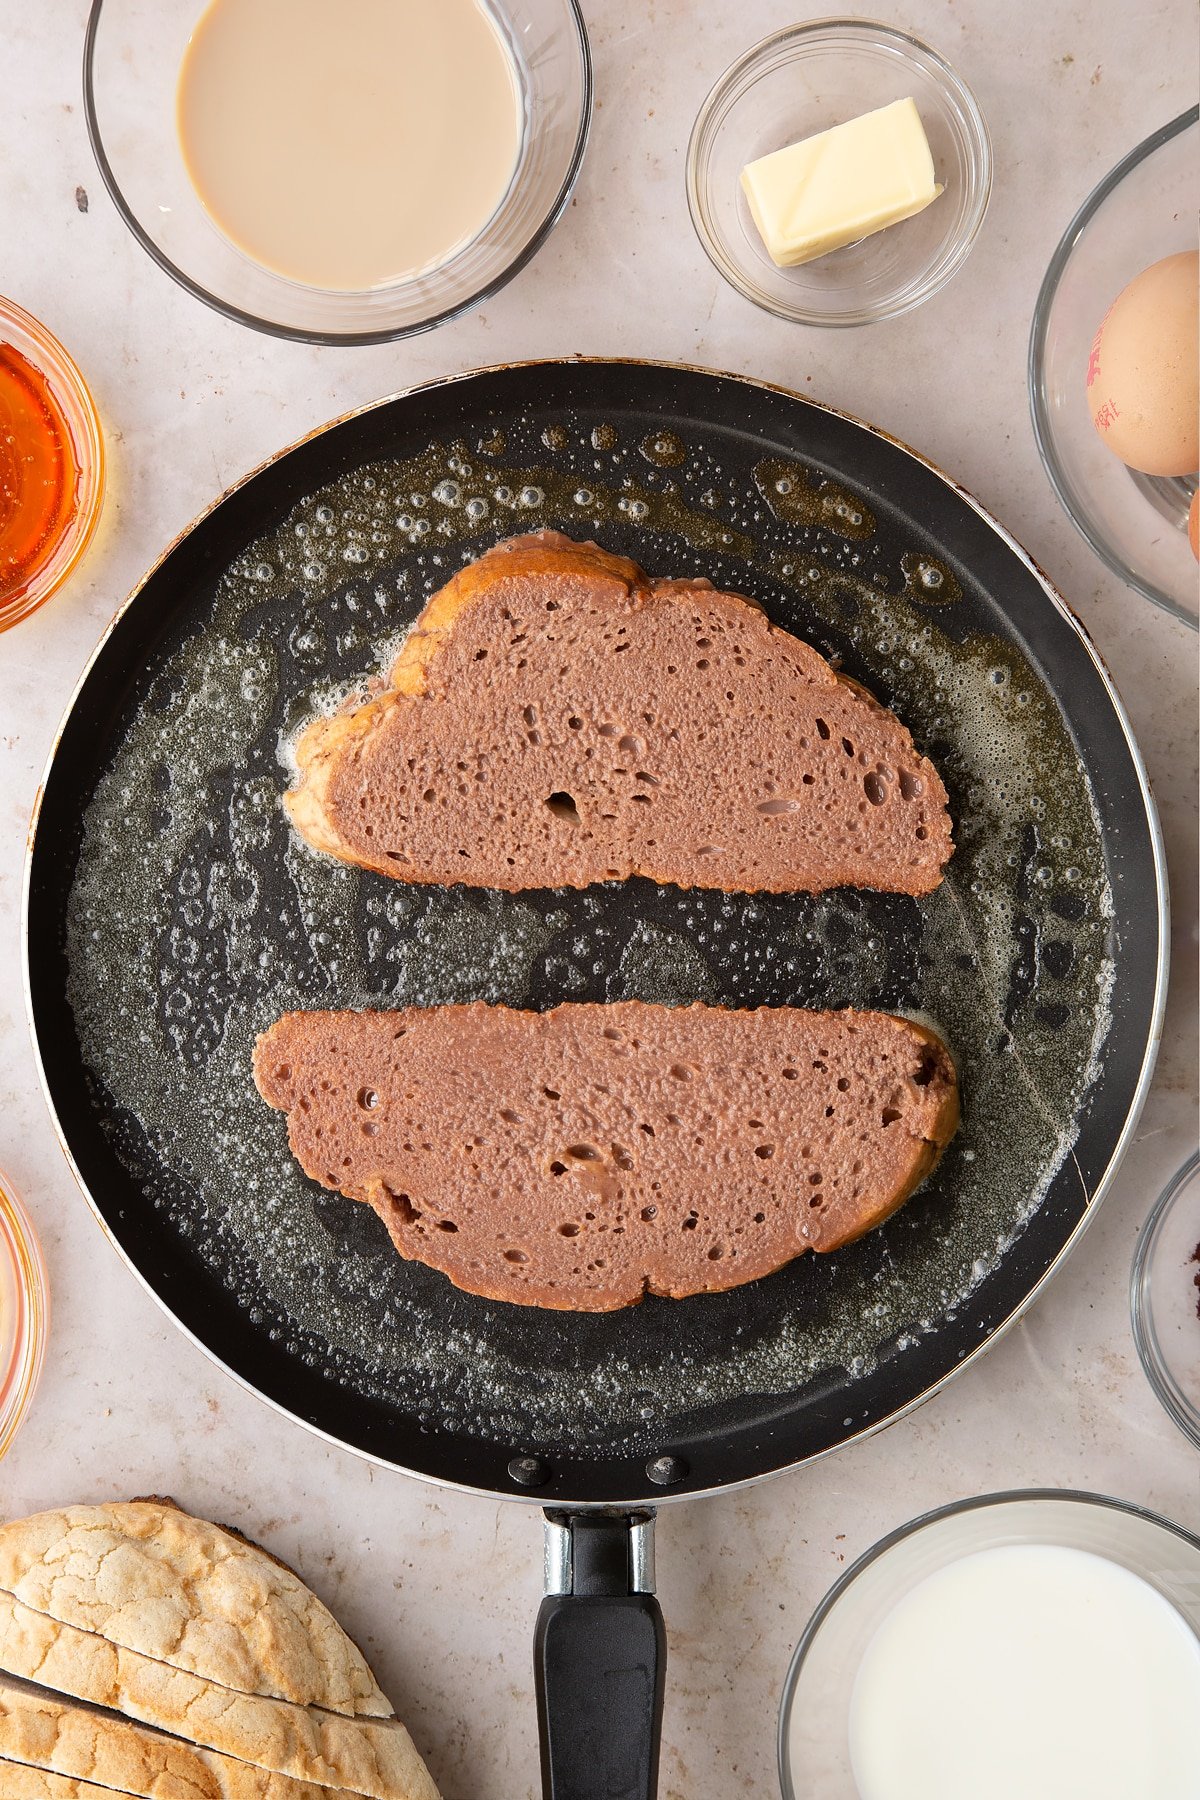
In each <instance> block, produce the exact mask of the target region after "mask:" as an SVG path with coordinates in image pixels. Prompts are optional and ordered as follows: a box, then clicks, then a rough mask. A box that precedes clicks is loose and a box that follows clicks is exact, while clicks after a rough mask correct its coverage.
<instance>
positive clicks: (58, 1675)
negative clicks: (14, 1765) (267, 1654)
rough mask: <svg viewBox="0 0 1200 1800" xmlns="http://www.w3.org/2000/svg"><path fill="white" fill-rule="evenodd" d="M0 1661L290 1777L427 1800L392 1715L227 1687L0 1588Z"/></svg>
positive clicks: (384, 1796)
mask: <svg viewBox="0 0 1200 1800" xmlns="http://www.w3.org/2000/svg"><path fill="white" fill-rule="evenodd" d="M0 1669H3V1670H4V1671H5V1672H6V1673H7V1674H9V1675H15V1676H21V1677H24V1678H25V1679H26V1680H29V1681H35V1682H37V1683H38V1684H39V1686H41V1687H45V1688H51V1689H53V1690H54V1692H55V1693H56V1694H68V1695H70V1696H72V1697H73V1698H74V1699H77V1700H83V1701H86V1702H88V1703H90V1704H91V1705H93V1706H102V1707H107V1708H109V1709H110V1710H111V1711H113V1712H117V1713H122V1714H124V1715H125V1717H127V1718H130V1719H136V1720H137V1721H138V1722H139V1723H141V1724H143V1725H151V1726H154V1727H156V1728H157V1729H158V1730H160V1731H168V1732H171V1733H172V1734H173V1735H174V1736H175V1737H178V1738H184V1739H187V1740H188V1741H190V1742H191V1743H192V1744H195V1745H199V1746H201V1747H203V1748H205V1749H208V1750H215V1751H218V1752H220V1753H221V1755H222V1756H224V1757H234V1758H237V1759H238V1760H239V1761H241V1762H246V1763H253V1764H254V1765H255V1766H256V1768H258V1769H262V1770H265V1771H266V1772H268V1773H270V1774H275V1775H286V1776H290V1777H291V1778H292V1779H293V1781H298V1782H303V1783H305V1784H307V1783H310V1782H318V1783H322V1784H323V1785H324V1786H325V1787H327V1788H335V1789H338V1790H344V1791H345V1792H347V1793H349V1794H355V1795H360V1796H367V1797H369V1800H437V1793H436V1789H435V1788H434V1785H433V1782H432V1780H431V1778H430V1776H429V1773H428V1771H427V1770H426V1768H425V1765H424V1763H423V1762H422V1760H421V1758H420V1756H419V1755H418V1754H417V1751H416V1749H415V1748H414V1746H413V1742H412V1739H411V1738H410V1737H409V1735H408V1732H407V1731H406V1730H405V1728H404V1726H403V1725H402V1724H401V1723H400V1721H399V1719H395V1718H390V1719H380V1718H369V1717H357V1718H355V1717H350V1716H348V1715H347V1714H345V1713H336V1712H329V1711H326V1710H325V1709H323V1708H320V1707H315V1706H297V1705H295V1704H294V1703H293V1702H292V1701H289V1700H277V1699H274V1698H271V1697H269V1696H266V1695H261V1694H240V1693H236V1692H234V1690H233V1689H231V1688H226V1687H221V1686H219V1685H218V1684H217V1683H216V1682H212V1681H206V1680H205V1679H204V1678H203V1677H202V1676H199V1675H192V1674H190V1673H189V1672H188V1671H187V1670H186V1669H177V1668H172V1667H171V1665H170V1664H169V1663H162V1662H155V1661H153V1659H152V1658H150V1657H147V1656H141V1655H139V1653H138V1652H137V1651H136V1650H127V1649H125V1648H123V1647H122V1646H121V1645H120V1644H114V1643H112V1642H110V1640H109V1639H108V1638H105V1637H100V1636H99V1635H98V1634H97V1633H95V1632H90V1631H80V1630H79V1629H78V1627H77V1626H74V1625H64V1624H62V1623H61V1621H59V1620H58V1619H52V1618H50V1617H49V1616H48V1615H47V1614H46V1613H39V1612H34V1611H32V1610H31V1609H30V1608H29V1607H27V1606H24V1605H22V1603H21V1601H19V1600H16V1599H14V1598H13V1596H12V1595H11V1594H7V1593H4V1592H3V1591H0ZM3 1794H5V1790H4V1788H3V1785H2V1784H0V1795H3ZM5 1800H7V1795H5Z"/></svg>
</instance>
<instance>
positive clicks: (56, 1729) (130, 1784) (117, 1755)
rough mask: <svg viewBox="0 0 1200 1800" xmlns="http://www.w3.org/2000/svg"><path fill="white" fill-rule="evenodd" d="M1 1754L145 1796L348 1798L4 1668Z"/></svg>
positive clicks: (182, 1799)
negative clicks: (13, 1675) (69, 1697)
mask: <svg viewBox="0 0 1200 1800" xmlns="http://www.w3.org/2000/svg"><path fill="white" fill-rule="evenodd" d="M0 1758H2V1759H4V1760H3V1761H0V1770H3V1769H4V1767H5V1766H6V1762H15V1763H25V1764H27V1765H29V1766H30V1767H33V1768H38V1769H44V1770H46V1771H48V1772H50V1773H53V1774H57V1775H63V1776H67V1777H71V1778H73V1779H75V1780H77V1781H84V1782H93V1783H94V1784H95V1785H96V1786H97V1787H100V1788H114V1789H115V1790H116V1791H117V1792H118V1793H127V1794H135V1795H138V1796H140V1797H141V1800H345V1797H344V1795H342V1794H339V1792H338V1790H336V1789H333V1788H327V1787H323V1786H320V1785H318V1784H317V1783H315V1782H308V1781H293V1780H292V1779H290V1777H288V1776H286V1775H273V1774H269V1773H267V1772H266V1771H265V1770H263V1769H258V1768H254V1767H253V1766H252V1765H251V1764H249V1763H244V1762H238V1761H236V1760H235V1759H234V1758H233V1757H231V1756H219V1755H218V1754H217V1753H216V1752H215V1751H213V1750H201V1749H198V1748H197V1747H196V1745H195V1744H189V1743H185V1742H184V1741H183V1740H182V1739H180V1738H177V1737H169V1736H168V1735H167V1734H166V1733H165V1732H161V1731H152V1730H150V1729H149V1727H148V1726H145V1725H135V1724H134V1723H133V1722H132V1720H130V1719H125V1718H121V1717H120V1716H119V1715H118V1714H116V1713H110V1712H102V1711H101V1710H100V1709H99V1708H98V1707H93V1706H83V1705H81V1704H80V1703H79V1702H77V1701H73V1700H65V1699H63V1697H62V1695H61V1694H52V1693H50V1692H49V1691H48V1690H46V1689H44V1688H39V1687H34V1686H33V1685H32V1684H30V1683H28V1682H24V1681H16V1680H13V1679H12V1678H10V1677H8V1676H0ZM0 1791H3V1790H0Z"/></svg>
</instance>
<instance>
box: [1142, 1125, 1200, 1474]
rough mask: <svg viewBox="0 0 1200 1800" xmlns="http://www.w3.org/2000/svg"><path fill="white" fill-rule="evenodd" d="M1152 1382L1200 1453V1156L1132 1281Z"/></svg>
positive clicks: (1173, 1195) (1166, 1204) (1150, 1225)
mask: <svg viewBox="0 0 1200 1800" xmlns="http://www.w3.org/2000/svg"><path fill="white" fill-rule="evenodd" d="M1130 1288H1131V1292H1130V1300H1131V1305H1132V1312H1133V1338H1134V1342H1135V1343H1136V1345H1137V1349H1138V1355H1139V1356H1140V1357H1141V1359H1142V1368H1143V1369H1144V1370H1145V1371H1146V1379H1147V1380H1148V1381H1149V1383H1150V1386H1151V1387H1152V1388H1153V1389H1154V1392H1155V1393H1156V1394H1157V1395H1158V1397H1159V1399H1160V1400H1161V1401H1162V1403H1163V1405H1164V1406H1165V1407H1166V1409H1167V1411H1168V1412H1169V1413H1170V1415H1171V1417H1172V1418H1173V1419H1174V1421H1175V1423H1176V1424H1177V1425H1178V1427H1179V1429H1180V1430H1181V1431H1182V1432H1183V1433H1184V1435H1185V1436H1186V1437H1189V1438H1190V1439H1191V1441H1192V1443H1193V1444H1195V1446H1196V1448H1197V1449H1198V1450H1200V1155H1197V1156H1190V1157H1189V1158H1188V1160H1187V1162H1185V1163H1184V1165H1183V1167H1182V1169H1180V1170H1179V1171H1178V1173H1177V1174H1176V1175H1175V1176H1173V1178H1172V1179H1171V1180H1170V1181H1169V1182H1168V1183H1167V1186H1166V1188H1165V1189H1164V1190H1163V1192H1162V1193H1161V1194H1160V1195H1159V1197H1158V1199H1157V1200H1156V1201H1155V1203H1154V1208H1153V1210H1152V1212H1151V1214H1150V1217H1149V1218H1148V1219H1147V1220H1146V1223H1145V1224H1144V1225H1143V1226H1142V1229H1141V1233H1140V1235H1139V1237H1138V1241H1137V1249H1136V1250H1135V1251H1134V1255H1133V1278H1132V1281H1131V1283H1130Z"/></svg>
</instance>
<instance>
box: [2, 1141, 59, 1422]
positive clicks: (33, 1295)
mask: <svg viewBox="0 0 1200 1800" xmlns="http://www.w3.org/2000/svg"><path fill="white" fill-rule="evenodd" d="M49 1329H50V1288H49V1283H48V1281H47V1279H46V1265H45V1263H44V1262H43V1261H42V1252H41V1247H40V1246H39V1244H38V1240H37V1233H36V1231H35V1230H34V1228H33V1223H32V1221H31V1219H30V1217H29V1214H28V1213H27V1212H26V1211H25V1208H24V1207H23V1206H22V1205H21V1202H20V1200H18V1198H17V1196H16V1193H15V1192H14V1190H13V1187H12V1184H11V1183H10V1182H9V1180H8V1178H7V1176H6V1175H5V1174H4V1172H3V1170H0V1457H2V1456H3V1455H4V1454H5V1452H6V1451H7V1449H8V1447H9V1445H10V1444H11V1443H12V1441H13V1438H14V1437H15V1436H16V1434H17V1431H18V1429H19V1428H20V1425H21V1421H22V1420H23V1419H24V1417H25V1414H26V1412H27V1411H28V1410H29V1403H30V1401H31V1400H32V1399H33V1394H34V1389H35V1388H36V1387H37V1384H38V1377H39V1375H40V1374H41V1372H42V1363H43V1361H44V1359H45V1355H46V1339H47V1336H48V1334H49Z"/></svg>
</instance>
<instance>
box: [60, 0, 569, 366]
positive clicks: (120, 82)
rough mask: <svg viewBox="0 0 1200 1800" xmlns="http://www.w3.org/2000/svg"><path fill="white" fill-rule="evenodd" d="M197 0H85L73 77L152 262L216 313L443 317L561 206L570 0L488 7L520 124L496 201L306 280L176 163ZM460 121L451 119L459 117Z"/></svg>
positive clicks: (408, 320)
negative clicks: (510, 168)
mask: <svg viewBox="0 0 1200 1800" xmlns="http://www.w3.org/2000/svg"><path fill="white" fill-rule="evenodd" d="M202 10H203V0H92V10H91V14H90V16H89V18H88V26H87V34H86V37H85V41H84V56H83V87H84V106H85V110H86V114H87V122H88V135H89V136H90V138H91V143H92V149H93V151H94V153H95V156H96V161H97V163H98V164H99V167H100V173H101V174H102V176H103V177H104V181H105V184H106V186H107V188H108V191H109V193H110V194H111V195H112V198H113V200H114V201H115V203H116V206H117V209H118V211H119V212H120V214H121V216H122V218H123V219H124V220H125V223H126V224H127V225H128V226H129V229H130V230H131V231H132V232H133V234H134V236H135V237H136V238H137V240H138V242H139V243H140V244H141V245H142V247H143V249H145V250H147V251H148V252H149V254H150V255H151V256H152V257H153V258H154V260H155V262H156V263H158V265H159V267H160V268H162V269H165V270H166V272H167V273H168V274H169V275H171V276H173V277H174V279H175V280H176V281H177V282H178V283H179V284H180V286H181V287H184V288H186V289H187V291H188V292H189V293H190V294H194V295H195V296H196V298H197V299H199V300H203V301H204V302H205V303H206V304H207V305H209V306H212V307H215V308H216V310H217V311H218V312H221V313H224V314H225V315H226V317H227V318H231V319H236V320H237V321H238V322H239V323H240V324H243V325H251V326H253V327H255V328H256V329H257V330H259V331H266V332H270V333H272V334H273V335H274V336H276V337H286V338H299V339H303V340H306V341H308V342H310V343H323V344H370V343H380V342H383V341H385V340H387V339H390V338H401V337H408V336H410V335H412V334H413V333H415V332H419V331H427V330H429V329H430V328H431V327H432V326H434V325H439V324H441V323H443V322H444V321H445V320H447V319H452V318H454V317H456V316H457V315H458V314H459V313H461V312H465V311H467V310H468V309H469V308H470V307H472V306H475V305H477V304H478V303H479V302H480V301H481V300H484V299H486V298H487V296H488V295H489V294H493V293H495V292H496V290H497V289H498V288H501V287H503V286H504V284H505V283H506V282H507V281H510V280H511V279H512V277H513V276H514V275H515V274H516V273H517V272H518V270H520V269H522V268H524V266H525V264H526V263H527V262H528V261H529V260H530V258H531V257H532V256H533V255H534V254H535V252H536V251H537V250H538V249H539V248H540V246H541V244H542V243H543V242H544V240H545V238H546V236H547V235H548V233H549V232H550V230H551V228H552V227H553V225H554V224H555V222H556V221H557V220H558V218H559V217H560V215H561V213H562V211H563V209H564V208H565V207H566V205H567V203H568V201H569V199H570V197H571V192H572V189H573V188H574V185H575V181H576V178H577V176H578V174H579V169H580V166H581V164H582V161H583V153H584V148H585V146H586V143H587V134H588V126H589V123H590V119H591V109H592V75H591V58H590V53H589V50H588V39H587V31H586V28H585V26H584V22H583V16H582V13H581V12H580V9H579V4H578V0H503V3H502V4H497V5H496V6H495V7H494V12H495V17H496V20H497V23H498V24H499V26H500V28H501V30H502V32H503V35H504V38H505V41H506V43H507V46H508V49H509V51H510V54H511V57H512V60H513V63H514V66H515V68H516V71H517V76H518V81H519V84H520V87H521V93H522V102H523V109H524V115H525V118H524V130H523V133H522V141H521V149H520V153H519V157H518V162H517V168H516V172H515V174H514V176H513V179H512V181H511V183H510V185H509V188H508V191H507V193H506V194H505V196H504V199H503V200H502V202H501V204H500V206H499V208H498V209H497V211H496V212H495V213H494V214H493V215H492V217H491V219H490V220H489V221H488V223H487V224H486V225H485V226H484V228H483V230H482V231H481V232H479V234H478V235H477V236H476V237H474V238H473V239H472V240H471V241H470V243H468V244H465V245H464V246H463V247H462V248H461V249H459V250H457V251H456V252H454V254H453V255H451V256H450V257H449V258H448V259H447V260H446V261H445V262H442V263H440V264H439V265H438V266H437V267H436V268H433V269H428V270H425V271H423V272H421V273H419V274H417V275H414V276H412V277H410V278H408V279H404V280H399V281H395V282H391V283H384V284H381V285H379V286H376V287H371V288H368V289H365V290H363V291H362V292H347V291H345V290H341V289H328V290H326V289H322V288H319V287H309V286H306V285H303V284H302V283H300V282H298V281H292V280H289V278H288V277H287V276H285V275H281V274H278V273H277V272H275V271H274V270H272V269H268V268H265V267H263V266H262V265H261V264H259V263H256V262H254V261H253V260H252V259H251V258H250V257H248V256H247V255H245V254H244V253H243V252H242V251H241V250H239V249H238V248H237V247H236V246H235V245H234V244H233V243H231V242H230V241H229V239H228V238H226V237H224V236H223V235H222V233H221V232H220V231H218V230H217V228H216V227H215V225H214V224H213V222H212V220H211V219H210V218H209V216H208V214H207V213H206V212H205V210H204V207H203V205H202V204H201V201H200V198H199V196H198V195H197V193H196V190H195V188H194V187H193V186H192V183H191V181H190V179H189V177H188V173H187V168H186V165H185V163H184V158H183V152H182V149H181V147H180V143H179V137H178V133H177V130H176V115H175V97H176V89H177V84H178V80H179V71H180V67H181V65H182V63H183V58H184V52H185V50H186V48H187V44H188V39H189V36H190V34H191V32H192V29H193V27H194V26H195V24H196V22H197V20H198V18H199V16H200V14H201V12H202ZM469 128H470V121H469V120H464V130H469Z"/></svg>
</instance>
